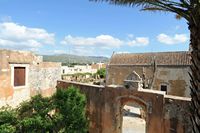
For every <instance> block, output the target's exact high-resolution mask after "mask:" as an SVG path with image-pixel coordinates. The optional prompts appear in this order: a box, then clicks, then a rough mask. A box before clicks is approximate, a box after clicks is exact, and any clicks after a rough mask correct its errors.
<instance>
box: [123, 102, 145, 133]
mask: <svg viewBox="0 0 200 133" xmlns="http://www.w3.org/2000/svg"><path fill="white" fill-rule="evenodd" d="M145 115H146V114H145V111H144V109H143V108H142V107H141V106H140V105H139V104H137V103H134V102H127V103H126V104H125V105H124V106H123V109H122V117H123V118H122V133H146V116H145Z"/></svg>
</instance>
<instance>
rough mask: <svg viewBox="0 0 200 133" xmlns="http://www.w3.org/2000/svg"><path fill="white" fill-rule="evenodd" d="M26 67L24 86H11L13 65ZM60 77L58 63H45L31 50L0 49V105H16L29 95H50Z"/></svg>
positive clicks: (59, 65)
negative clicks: (38, 93)
mask: <svg viewBox="0 0 200 133" xmlns="http://www.w3.org/2000/svg"><path fill="white" fill-rule="evenodd" d="M14 66H23V67H26V82H27V83H26V86H23V87H14V86H13V69H12V68H13V67H14ZM59 79H61V64H60V63H45V62H42V58H41V57H40V56H39V57H38V56H35V55H34V54H33V53H31V52H25V51H11V50H0V106H4V105H6V104H8V105H10V106H17V105H18V104H19V103H20V102H22V101H23V100H27V99H29V98H30V96H32V95H34V94H37V93H36V92H38V90H41V91H40V93H42V94H44V95H45V96H46V95H50V94H52V93H53V92H54V91H55V86H56V81H57V80H59Z"/></svg>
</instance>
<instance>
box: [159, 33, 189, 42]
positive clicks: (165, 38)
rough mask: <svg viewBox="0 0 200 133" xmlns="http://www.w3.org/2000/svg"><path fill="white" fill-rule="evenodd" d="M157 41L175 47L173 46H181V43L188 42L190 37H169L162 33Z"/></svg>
mask: <svg viewBox="0 0 200 133" xmlns="http://www.w3.org/2000/svg"><path fill="white" fill-rule="evenodd" d="M157 40H158V41H159V42H160V43H164V44H168V45H173V44H180V43H185V42H187V41H188V37H187V35H186V34H175V35H174V36H169V35H166V34H164V33H162V34H159V35H158V36H157Z"/></svg>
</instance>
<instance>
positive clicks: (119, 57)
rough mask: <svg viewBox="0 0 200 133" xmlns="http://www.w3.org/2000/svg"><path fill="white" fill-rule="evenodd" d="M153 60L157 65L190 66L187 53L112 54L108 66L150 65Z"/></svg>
mask: <svg viewBox="0 0 200 133" xmlns="http://www.w3.org/2000/svg"><path fill="white" fill-rule="evenodd" d="M154 60H155V62H156V64H157V65H190V54H189V52H187V51H180V52H156V53H122V54H113V56H112V57H111V59H110V63H109V64H111V65H151V64H152V63H153V62H154Z"/></svg>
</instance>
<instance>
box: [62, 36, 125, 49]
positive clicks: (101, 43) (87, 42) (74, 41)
mask: <svg viewBox="0 0 200 133" xmlns="http://www.w3.org/2000/svg"><path fill="white" fill-rule="evenodd" d="M61 43H62V44H71V45H75V46H97V47H107V48H113V47H120V46H121V45H122V44H123V41H121V40H120V39H118V38H115V37H112V36H110V35H99V36H96V37H88V38H87V37H73V36H71V35H68V36H66V37H65V38H64V40H63V41H61Z"/></svg>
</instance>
